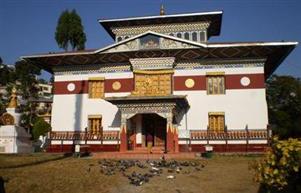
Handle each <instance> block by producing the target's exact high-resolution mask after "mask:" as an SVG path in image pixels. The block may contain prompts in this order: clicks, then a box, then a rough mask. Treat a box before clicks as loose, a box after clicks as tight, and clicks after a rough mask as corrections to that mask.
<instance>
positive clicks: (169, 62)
mask: <svg viewBox="0 0 301 193" xmlns="http://www.w3.org/2000/svg"><path fill="white" fill-rule="evenodd" d="M174 60H175V58H174V57H162V58H133V59H130V63H112V64H98V65H85V66H83V65H74V66H57V67H55V68H54V74H55V75H67V74H73V75H76V74H98V73H120V72H132V71H137V70H158V69H173V68H174V69H175V70H189V69H222V68H249V67H263V66H264V63H265V59H248V60H239V59H237V60H179V61H177V62H174ZM131 65H132V67H131Z"/></svg>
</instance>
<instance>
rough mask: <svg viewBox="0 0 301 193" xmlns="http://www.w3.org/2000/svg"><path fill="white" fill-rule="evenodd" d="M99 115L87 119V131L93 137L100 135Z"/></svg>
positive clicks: (100, 118)
mask: <svg viewBox="0 0 301 193" xmlns="http://www.w3.org/2000/svg"><path fill="white" fill-rule="evenodd" d="M101 122H102V117H101V115H92V116H89V117H88V131H89V132H90V133H92V134H94V135H98V134H102V123H101Z"/></svg>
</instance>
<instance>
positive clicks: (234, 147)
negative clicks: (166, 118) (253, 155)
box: [179, 144, 268, 152]
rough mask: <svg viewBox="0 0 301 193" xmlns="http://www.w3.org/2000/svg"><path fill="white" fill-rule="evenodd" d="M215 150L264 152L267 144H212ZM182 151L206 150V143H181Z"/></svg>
mask: <svg viewBox="0 0 301 193" xmlns="http://www.w3.org/2000/svg"><path fill="white" fill-rule="evenodd" d="M210 145H211V146H213V152H264V151H266V149H267V148H268V145H267V144H210ZM179 150H180V152H189V151H191V152H205V144H191V145H183V144H181V145H179Z"/></svg>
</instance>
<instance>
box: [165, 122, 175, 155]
mask: <svg viewBox="0 0 301 193" xmlns="http://www.w3.org/2000/svg"><path fill="white" fill-rule="evenodd" d="M166 134H167V135H166V150H167V152H168V153H170V152H174V136H173V132H172V126H171V123H167V133H166Z"/></svg>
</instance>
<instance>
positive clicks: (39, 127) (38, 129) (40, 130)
mask: <svg viewBox="0 0 301 193" xmlns="http://www.w3.org/2000/svg"><path fill="white" fill-rule="evenodd" d="M50 128H51V126H50V125H49V124H48V123H47V122H46V121H44V119H42V118H40V117H38V118H36V120H35V122H34V124H33V128H32V137H33V139H34V140H37V139H39V137H40V136H41V135H43V136H45V135H46V133H47V132H48V131H50Z"/></svg>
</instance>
